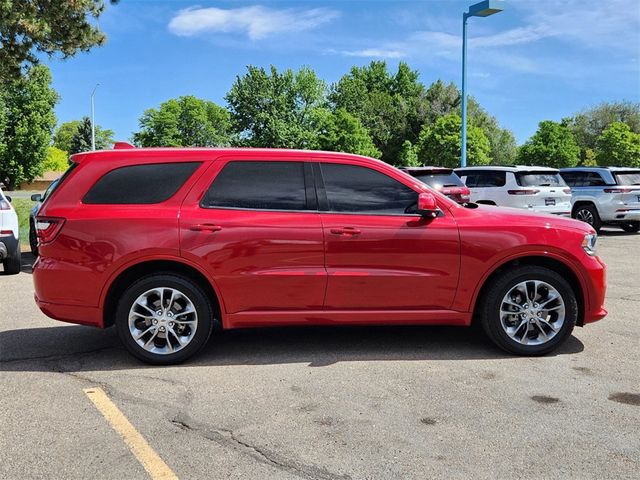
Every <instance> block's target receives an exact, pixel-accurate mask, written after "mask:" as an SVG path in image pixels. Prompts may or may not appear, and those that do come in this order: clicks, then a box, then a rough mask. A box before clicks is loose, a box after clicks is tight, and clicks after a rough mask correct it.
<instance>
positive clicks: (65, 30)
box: [0, 0, 117, 83]
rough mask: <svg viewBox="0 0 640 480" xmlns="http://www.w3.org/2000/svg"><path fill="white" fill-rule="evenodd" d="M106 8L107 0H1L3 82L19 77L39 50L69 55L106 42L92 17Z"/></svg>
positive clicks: (0, 66)
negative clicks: (105, 1)
mask: <svg viewBox="0 0 640 480" xmlns="http://www.w3.org/2000/svg"><path fill="white" fill-rule="evenodd" d="M111 3H117V0H111ZM103 11H104V1H103V0H74V1H68V0H1V1H0V82H2V83H3V82H6V81H9V80H15V79H17V78H18V77H19V76H20V75H21V74H22V73H23V67H25V65H26V66H27V67H28V66H29V65H32V64H36V63H38V54H45V55H49V56H52V55H54V54H56V53H59V54H61V55H62V57H63V58H68V57H72V56H74V55H75V54H76V53H77V52H79V51H87V50H89V49H91V48H92V47H94V46H97V45H102V44H103V43H104V42H105V35H104V34H103V33H102V32H101V31H100V29H99V27H98V25H97V24H96V23H95V22H94V21H92V20H97V19H98V17H100V15H101V14H102V12H103Z"/></svg>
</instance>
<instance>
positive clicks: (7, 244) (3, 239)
mask: <svg viewBox="0 0 640 480" xmlns="http://www.w3.org/2000/svg"><path fill="white" fill-rule="evenodd" d="M17 246H18V239H17V238H16V237H15V236H14V235H13V234H10V235H6V234H5V235H0V260H4V259H6V258H8V257H9V256H10V255H12V254H13V252H15V251H16V247H17Z"/></svg>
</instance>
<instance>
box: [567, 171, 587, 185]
mask: <svg viewBox="0 0 640 480" xmlns="http://www.w3.org/2000/svg"><path fill="white" fill-rule="evenodd" d="M582 177H583V175H582V174H581V173H579V172H564V173H562V179H563V180H564V181H565V182H566V183H567V185H569V186H570V187H581V186H582Z"/></svg>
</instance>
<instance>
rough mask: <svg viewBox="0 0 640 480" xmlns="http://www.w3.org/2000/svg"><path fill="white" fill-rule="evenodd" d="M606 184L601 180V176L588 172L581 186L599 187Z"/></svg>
mask: <svg viewBox="0 0 640 480" xmlns="http://www.w3.org/2000/svg"><path fill="white" fill-rule="evenodd" d="M606 184H607V183H606V182H605V181H604V180H603V179H602V176H601V175H600V174H599V173H596V172H589V173H587V175H586V176H585V179H584V183H583V186H584V187H601V186H603V185H606Z"/></svg>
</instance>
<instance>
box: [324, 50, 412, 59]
mask: <svg viewBox="0 0 640 480" xmlns="http://www.w3.org/2000/svg"><path fill="white" fill-rule="evenodd" d="M329 53H339V54H340V55H344V56H346V57H365V58H403V57H406V56H407V54H406V53H405V52H402V51H400V50H387V49H383V48H365V49H362V50H339V51H336V50H330V51H329Z"/></svg>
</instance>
